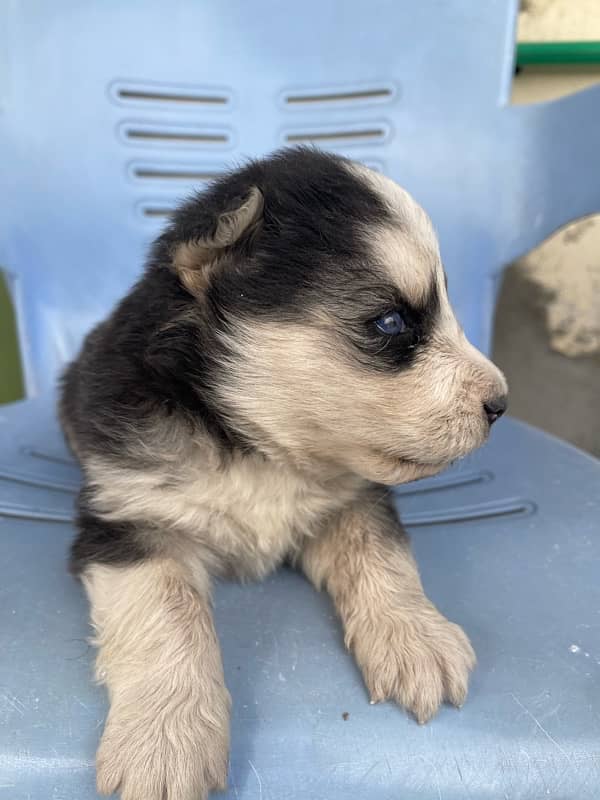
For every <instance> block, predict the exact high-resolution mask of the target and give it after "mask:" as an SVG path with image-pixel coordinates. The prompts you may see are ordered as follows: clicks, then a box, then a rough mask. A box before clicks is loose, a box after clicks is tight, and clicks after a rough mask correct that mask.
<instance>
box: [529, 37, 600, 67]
mask: <svg viewBox="0 0 600 800" xmlns="http://www.w3.org/2000/svg"><path fill="white" fill-rule="evenodd" d="M532 64H600V42H521V43H520V44H518V45H517V66H518V67H525V66H530V65H532Z"/></svg>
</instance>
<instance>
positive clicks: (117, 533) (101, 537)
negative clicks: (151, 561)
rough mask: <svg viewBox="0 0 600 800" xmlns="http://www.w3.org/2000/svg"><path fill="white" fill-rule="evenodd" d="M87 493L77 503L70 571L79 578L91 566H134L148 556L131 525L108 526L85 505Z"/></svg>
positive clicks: (118, 523) (108, 524)
mask: <svg viewBox="0 0 600 800" xmlns="http://www.w3.org/2000/svg"><path fill="white" fill-rule="evenodd" d="M88 498H89V490H88V489H85V488H84V489H82V490H81V492H80V494H79V500H78V514H77V528H78V534H77V537H76V538H75V541H74V542H73V544H72V545H71V555H70V559H69V569H70V571H71V573H72V574H73V575H80V574H81V573H82V572H83V570H85V568H86V567H87V566H89V565H90V564H93V563H95V564H113V565H119V564H121V565H122V564H134V563H136V562H137V561H142V560H143V559H144V558H147V557H148V556H149V555H150V553H149V551H148V548H147V547H144V545H143V544H142V537H138V535H137V533H136V526H135V525H134V524H133V523H130V522H107V521H106V520H103V519H100V518H99V517H98V516H96V514H94V512H93V511H92V510H91V509H90V507H89V505H88Z"/></svg>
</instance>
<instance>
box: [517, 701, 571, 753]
mask: <svg viewBox="0 0 600 800" xmlns="http://www.w3.org/2000/svg"><path fill="white" fill-rule="evenodd" d="M510 695H511V697H512V699H513V700H514V701H515V703H516V704H517V705H518V706H519V708H522V709H523V711H524V712H525V713H526V714H527V716H528V717H530V718H531V719H532V720H533V721H534V722H535V724H536V725H537V727H538V728H539V729H540V730H541V732H542V733H543V734H544V736H545V737H546V739H548V741H549V742H552V744H553V745H554V746H555V747H556V749H557V750H558V752H559V753H561V754H562V755H563V756H564V757H565V758H566V759H567V761H569V762H570V761H571V757H570V756H569V754H568V753H567V752H566V751H565V750H564V749H563V748H562V747H561V746H560V745H559V743H558V742H557V741H556V739H555V738H554V737H553V736H551V735H550V734H549V733H548V731H547V730H546V728H544V726H543V725H542V723H541V722H540V721H539V719H538V718H537V717H536V716H535V715H534V714H532V713H531V711H530V710H529V709H528V708H527V706H525V705H523V703H522V702H521V701H520V700H519V698H518V697H517V696H516V694H514V692H511V693H510Z"/></svg>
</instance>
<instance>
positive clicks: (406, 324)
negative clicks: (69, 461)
mask: <svg viewBox="0 0 600 800" xmlns="http://www.w3.org/2000/svg"><path fill="white" fill-rule="evenodd" d="M505 394H506V383H505V380H504V378H503V376H502V374H501V373H500V372H499V371H498V369H496V367H495V366H493V364H491V363H490V362H489V361H488V360H487V359H486V358H485V357H484V356H483V355H482V354H481V353H479V352H478V351H477V350H476V349H475V348H474V347H473V346H472V345H470V344H469V342H468V341H467V340H466V338H465V336H464V334H463V332H462V330H461V328H460V326H459V324H458V322H457V321H456V319H455V317H454V314H453V312H452V309H451V307H450V305H449V301H448V295H447V292H446V282H445V275H444V270H443V268H442V264H441V261H440V255H439V250H438V245H437V241H436V237H435V234H434V232H433V229H432V226H431V223H430V221H429V219H428V217H427V216H426V214H425V212H424V211H423V210H422V209H421V208H420V207H419V206H418V205H417V204H416V203H415V201H414V200H412V199H411V197H410V196H409V195H408V194H407V193H406V192H405V191H403V190H402V189H401V188H400V187H399V186H397V185H396V184H394V183H393V182H392V181H390V180H388V179H387V178H384V177H382V176H381V175H379V174H377V173H374V172H372V171H370V170H368V169H366V168H365V167H363V166H359V165H357V164H354V163H352V162H349V161H346V160H344V159H342V158H339V157H337V156H333V155H328V154H325V153H320V152H318V151H316V150H308V149H292V150H285V151H282V152H280V153H277V154H275V155H274V156H272V157H270V158H267V159H265V160H261V161H255V162H253V163H250V164H249V165H247V166H245V167H244V168H242V169H240V170H238V171H236V172H232V173H231V174H229V175H227V176H226V177H224V178H222V179H220V180H218V181H217V182H215V183H214V184H212V185H211V186H210V187H209V188H208V189H207V190H206V191H204V192H202V193H200V194H198V195H197V196H196V197H194V198H193V199H192V200H190V201H189V202H187V203H185V204H184V205H183V206H181V207H180V208H179V209H178V211H177V212H176V213H175V215H174V217H173V220H172V222H170V224H169V225H168V226H167V228H166V230H165V231H164V233H163V234H162V235H161V236H160V237H159V238H158V239H157V241H156V242H155V244H154V246H153V248H152V251H151V254H150V257H149V260H148V265H147V268H146V270H145V273H144V275H143V277H142V278H141V279H140V281H139V282H138V283H137V284H136V285H135V286H134V287H133V289H132V290H131V291H130V292H129V294H128V295H127V296H126V297H125V299H124V300H123V301H122V302H121V303H120V304H119V305H118V306H117V308H116V309H115V310H114V311H113V313H112V314H111V316H110V317H109V318H108V319H107V320H106V321H105V322H103V323H102V324H100V325H99V326H98V327H97V328H96V329H95V330H94V331H92V333H90V335H89V336H88V337H87V339H86V341H85V343H84V345H83V349H82V351H81V354H80V355H79V357H78V358H77V360H76V361H74V362H73V363H72V364H71V365H70V367H69V368H68V370H67V372H66V374H65V376H64V379H63V390H62V400H61V406H60V415H61V419H62V424H63V428H64V431H65V434H66V436H67V439H68V441H69V444H70V446H71V447H72V449H73V451H74V452H75V453H76V455H77V457H78V458H79V460H80V462H81V465H82V467H83V472H84V475H85V485H84V488H83V489H82V492H81V496H80V501H79V516H78V528H79V533H78V536H77V539H76V541H75V543H74V544H73V548H72V568H73V570H74V572H75V573H76V574H78V575H79V576H81V579H82V581H83V583H84V585H85V588H86V590H87V593H88V596H89V599H90V602H91V616H92V623H93V625H94V628H95V631H96V638H95V643H96V645H97V647H98V658H97V676H98V679H99V680H101V681H102V682H103V683H105V684H106V685H107V687H108V691H109V695H110V713H109V715H108V720H107V722H106V727H105V730H104V734H103V737H102V741H101V744H100V748H99V751H98V757H97V775H98V788H99V790H100V792H105V793H111V792H113V791H116V790H118V789H120V791H121V793H122V797H123V798H124V800H163V798H165V797H168V798H174V799H175V798H176V799H177V800H192V799H193V798H197V797H206V794H207V792H208V791H210V790H211V789H215V788H221V787H223V786H224V785H225V782H226V775H227V760H228V737H229V733H228V729H229V707H230V698H229V694H228V692H227V689H226V688H225V684H224V680H223V669H222V664H221V655H220V652H219V645H218V642H217V638H216V635H215V629H214V626H213V620H212V615H211V604H210V596H209V595H210V580H211V576H213V575H230V576H234V577H240V578H252V579H254V578H262V577H263V576H265V575H266V574H267V573H268V572H270V571H271V570H273V569H275V568H276V567H277V566H278V565H279V564H281V563H282V561H284V559H287V560H290V561H291V562H293V563H294V564H296V565H297V567H298V569H300V570H302V571H303V572H304V573H305V574H306V576H307V578H308V579H309V580H310V581H311V582H312V583H314V585H315V586H316V587H318V588H321V587H324V588H325V589H326V590H327V591H328V592H329V593H330V595H331V597H332V600H333V602H334V604H335V607H336V609H337V612H338V614H339V616H340V618H341V621H342V624H343V626H344V631H345V640H346V644H347V646H348V647H349V648H350V649H351V650H352V651H353V653H354V655H355V657H356V660H357V662H358V664H359V666H360V668H361V670H362V673H363V676H364V680H365V683H366V685H367V687H368V690H369V692H370V694H371V697H372V699H373V700H374V701H378V700H384V699H388V698H391V699H393V700H395V701H397V702H398V703H400V704H402V705H403V706H405V707H406V708H407V709H409V710H410V711H411V712H412V713H413V714H414V715H415V716H416V717H417V719H418V720H419V721H420V722H424V721H426V720H427V719H429V717H431V715H432V714H434V713H435V711H436V709H437V708H438V706H439V705H440V703H441V702H442V701H443V700H448V701H449V702H451V703H454V704H455V705H461V704H462V703H463V701H464V699H465V696H466V692H467V680H468V673H469V670H470V669H471V668H472V667H473V665H474V662H475V657H474V654H473V650H472V648H471V646H470V644H469V641H468V639H467V637H466V636H465V634H464V633H463V631H462V630H461V629H460V628H459V627H458V626H457V625H455V624H453V623H451V622H449V621H448V620H446V619H445V617H443V616H442V615H441V614H440V613H439V611H437V609H436V608H435V607H434V606H433V605H432V603H431V602H430V601H429V600H428V599H427V597H426V596H425V594H424V592H423V589H422V586H421V583H420V580H419V575H418V571H417V567H416V565H415V562H414V560H413V558H412V556H411V552H410V549H409V544H408V541H407V538H406V535H405V533H404V532H403V530H402V527H401V525H400V524H399V522H398V520H397V519H396V517H395V514H394V512H393V510H392V507H391V504H390V502H389V500H388V499H387V498H386V495H385V494H384V493H383V492H382V489H381V485H382V484H385V485H390V484H395V483H402V482H405V481H412V480H415V479H418V478H423V477H426V476H429V475H433V474H435V473H437V472H439V470H441V469H443V468H444V467H445V466H447V465H448V464H449V463H450V462H452V461H453V460H454V459H456V458H459V457H461V456H463V455H465V454H466V453H468V452H469V451H470V450H472V449H473V448H475V447H477V446H478V445H481V444H482V443H483V442H484V441H485V439H486V437H487V435H488V432H489V428H490V425H491V423H492V422H493V421H494V420H495V419H496V418H497V417H498V416H500V414H502V413H503V411H504V409H505V407H506V401H505Z"/></svg>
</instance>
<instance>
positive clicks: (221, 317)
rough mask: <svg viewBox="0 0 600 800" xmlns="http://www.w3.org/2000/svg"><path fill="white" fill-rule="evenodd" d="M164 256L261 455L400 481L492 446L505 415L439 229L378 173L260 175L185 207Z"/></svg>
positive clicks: (299, 159)
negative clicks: (459, 305)
mask: <svg viewBox="0 0 600 800" xmlns="http://www.w3.org/2000/svg"><path fill="white" fill-rule="evenodd" d="M162 247H163V251H164V253H167V252H168V256H169V260H170V264H171V268H172V269H173V270H174V271H175V273H176V274H177V275H178V278H179V280H180V282H181V284H182V286H183V287H184V288H185V290H186V292H187V293H188V295H189V299H190V309H189V313H191V314H196V315H197V317H198V319H199V320H201V322H200V323H199V324H200V327H201V331H202V334H201V336H200V344H199V346H200V347H201V348H202V349H203V352H202V359H203V363H204V364H210V380H209V381H208V384H207V383H206V382H205V384H204V386H205V390H206V387H207V385H208V387H209V390H210V394H211V403H212V406H213V408H216V409H217V411H218V413H219V414H221V415H222V417H223V418H224V419H225V420H226V421H227V424H228V425H229V426H230V427H232V428H234V429H235V430H237V431H238V432H239V433H241V434H242V435H243V436H244V437H245V438H246V440H250V441H251V442H253V443H254V444H255V445H256V446H257V447H258V448H259V449H261V450H262V451H263V452H266V453H268V454H272V455H277V456H279V457H281V456H282V455H283V456H284V457H286V458H288V459H291V460H292V461H293V462H294V463H295V464H297V465H300V466H304V467H310V466H316V465H319V466H320V467H323V466H326V465H329V466H330V467H332V468H336V469H338V470H350V471H352V472H354V473H357V474H359V475H361V476H363V477H365V478H367V479H369V480H374V481H378V482H383V483H398V482H402V481H407V480H414V479H416V478H420V477H425V476H427V475H432V474H434V473H436V472H438V471H439V470H440V469H442V468H443V467H445V466H446V465H448V464H449V463H450V462H452V461H453V460H454V459H456V458H459V457H461V456H463V455H465V454H466V453H468V452H469V451H471V450H473V449H474V448H476V447H477V446H479V445H481V444H482V443H483V442H484V441H485V439H486V438H487V436H488V433H489V429H490V425H491V422H492V421H493V420H494V419H495V418H496V416H499V415H500V414H501V413H502V412H503V410H504V408H505V400H504V397H505V395H506V391H507V387H506V382H505V380H504V377H503V376H502V374H501V373H500V372H499V370H498V369H497V368H496V367H495V366H494V365H493V364H492V363H491V362H490V361H488V360H487V359H486V358H485V357H484V356H483V355H482V354H481V353H480V352H478V351H477V350H476V349H475V348H474V347H473V346H472V345H471V344H470V343H469V342H468V341H467V340H466V338H465V336H464V334H463V331H462V329H461V327H460V325H459V324H458V322H457V320H456V318H455V316H454V313H453V311H452V308H451V307H450V304H449V301H448V294H447V290H446V279H445V274H444V270H443V267H442V263H441V259H440V254H439V249H438V244H437V240H436V237H435V233H434V231H433V228H432V226H431V223H430V221H429V219H428V217H427V215H426V214H425V212H424V211H423V210H422V209H421V208H420V207H419V206H418V205H417V204H416V202H415V201H414V200H413V199H412V198H411V197H410V195H408V194H407V192H405V191H404V190H403V189H401V188H400V187H399V186H397V185H396V184H395V183H393V182H392V181H391V180H389V179H387V178H384V177H382V176H381V175H379V174H377V173H375V172H372V171H370V170H368V169H367V168H365V167H362V166H359V165H356V164H353V163H351V162H349V161H346V160H344V159H341V158H338V157H335V156H332V155H327V154H324V153H320V152H317V151H313V150H305V149H301V150H287V151H283V152H281V153H279V154H276V155H275V156H273V157H271V158H269V159H266V160H264V161H259V162H255V163H253V164H250V165H249V166H247V167H246V168H244V169H242V170H240V171H238V172H235V173H232V174H231V175H229V176H228V177H226V178H224V179H222V180H221V181H219V182H217V183H216V184H214V185H213V186H212V187H211V188H210V189H209V190H208V191H207V192H206V193H204V194H202V195H199V196H198V197H197V198H196V199H194V200H193V201H191V202H190V203H188V204H187V205H185V206H184V207H183V208H182V209H181V210H180V211H179V212H178V214H177V215H176V217H175V219H174V221H173V224H172V225H171V227H170V228H169V230H168V231H167V232H166V233H165V235H164V237H163V239H162ZM207 368H208V367H207Z"/></svg>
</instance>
